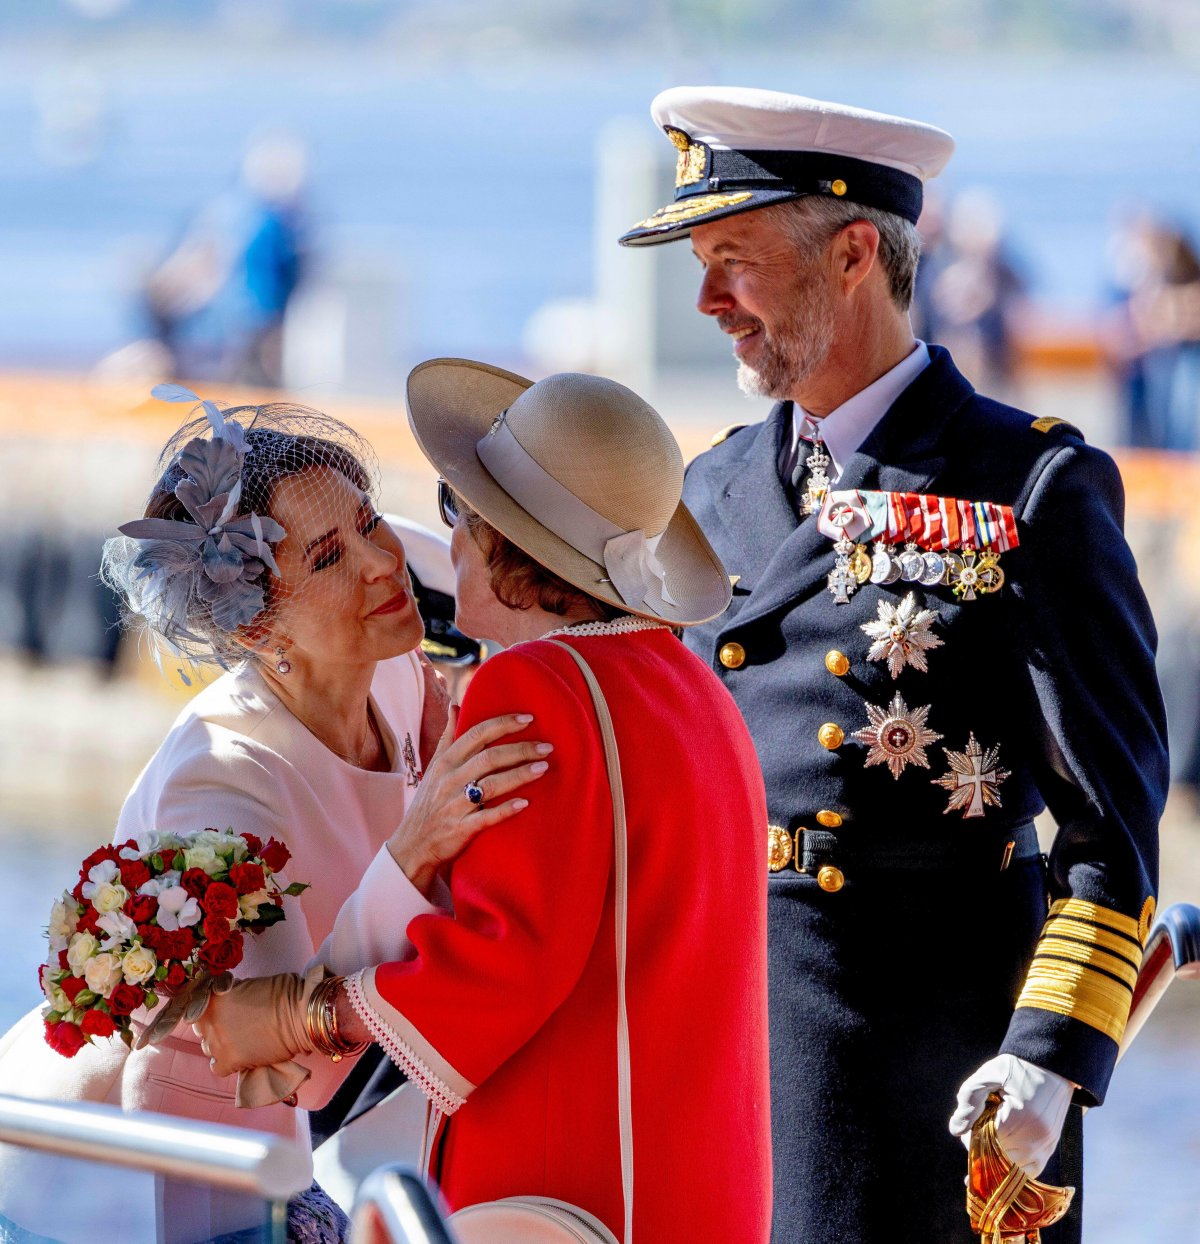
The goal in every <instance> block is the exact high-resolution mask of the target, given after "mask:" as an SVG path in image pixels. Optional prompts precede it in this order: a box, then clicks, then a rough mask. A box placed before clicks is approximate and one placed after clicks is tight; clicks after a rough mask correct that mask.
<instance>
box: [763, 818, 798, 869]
mask: <svg viewBox="0 0 1200 1244" xmlns="http://www.w3.org/2000/svg"><path fill="white" fill-rule="evenodd" d="M791 858H792V835H791V834H789V833H788V831H787V830H786V829H784V828H783V827H782V826H780V825H772V826H770V827H769V828H768V830H767V867H768V868H769V869H770V870H771V871H772V872H773V873H777V872H778V871H779V870H780V869H781V868H786V867H787V866H788V862H789V861H790V860H791Z"/></svg>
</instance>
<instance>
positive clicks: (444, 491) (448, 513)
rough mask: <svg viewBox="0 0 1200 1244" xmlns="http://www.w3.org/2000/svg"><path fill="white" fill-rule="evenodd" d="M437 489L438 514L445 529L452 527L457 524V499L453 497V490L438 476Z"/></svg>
mask: <svg viewBox="0 0 1200 1244" xmlns="http://www.w3.org/2000/svg"><path fill="white" fill-rule="evenodd" d="M437 488H438V493H437V497H438V514H440V515H441V519H442V522H443V523H445V524H446V526H447V527H453V526H454V524H455V523H457V522H458V498H457V497H456V496H455V495H454V490H453V489H452V488H451V487H450V485H449V484H447V483H446V481H445V480H444V479H442V478H441V477H440V476H439V478H438V482H437Z"/></svg>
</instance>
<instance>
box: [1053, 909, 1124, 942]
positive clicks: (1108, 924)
mask: <svg viewBox="0 0 1200 1244" xmlns="http://www.w3.org/2000/svg"><path fill="white" fill-rule="evenodd" d="M1050 916H1051V918H1053V917H1054V916H1067V917H1068V918H1071V919H1075V920H1083V921H1085V922H1086V923H1088V924H1097V925H1099V926H1100V927H1101V928H1103V929H1111V930H1112V931H1113V932H1114V933H1123V934H1124V935H1125V936H1126V937H1131V938H1133V940H1134V941H1135V942H1137V943H1138V944H1139V945H1141V939H1140V938H1139V937H1138V922H1137V921H1136V920H1135V919H1134V918H1133V916H1126V915H1122V913H1121V912H1119V911H1113V909H1112V908H1111V907H1101V906H1100V905H1099V904H1098V903H1089V902H1088V901H1087V900H1086V899H1082V898H1060V899H1059V900H1058V901H1057V902H1056V903H1054V904H1053V905H1052V906H1051V908H1050Z"/></svg>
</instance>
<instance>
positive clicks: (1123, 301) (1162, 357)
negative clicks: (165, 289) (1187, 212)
mask: <svg viewBox="0 0 1200 1244" xmlns="http://www.w3.org/2000/svg"><path fill="white" fill-rule="evenodd" d="M1108 261H1109V269H1110V274H1111V278H1110V279H1111V293H1112V309H1111V311H1110V312H1109V314H1108V316H1107V317H1106V323H1105V332H1104V340H1105V344H1106V347H1107V353H1108V356H1109V359H1110V362H1111V365H1112V366H1113V368H1114V370H1115V372H1116V374H1117V377H1118V380H1119V382H1120V385H1121V390H1122V395H1123V399H1124V403H1123V404H1124V413H1125V434H1124V439H1125V443H1126V444H1128V445H1131V446H1135V447H1139V448H1147V449H1172V450H1184V451H1187V450H1194V449H1195V448H1196V446H1197V423H1198V421H1200V256H1198V255H1197V252H1196V247H1195V245H1194V243H1193V241H1192V239H1191V238H1190V236H1189V235H1188V233H1187V232H1186V230H1184V229H1182V228H1181V227H1179V226H1178V225H1176V224H1174V223H1172V222H1171V221H1169V220H1167V219H1165V218H1163V217H1161V216H1158V215H1156V214H1154V213H1151V212H1145V211H1137V212H1133V213H1128V214H1126V216H1125V217H1124V218H1121V219H1119V220H1118V222H1117V224H1116V226H1115V228H1114V230H1113V233H1112V236H1111V238H1110V240H1109V246H1108Z"/></svg>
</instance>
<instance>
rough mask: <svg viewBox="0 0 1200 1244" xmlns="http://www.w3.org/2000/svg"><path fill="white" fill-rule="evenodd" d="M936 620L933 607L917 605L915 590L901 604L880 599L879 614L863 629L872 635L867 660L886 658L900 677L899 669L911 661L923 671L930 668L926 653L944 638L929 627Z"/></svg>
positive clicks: (893, 674) (896, 676)
mask: <svg viewBox="0 0 1200 1244" xmlns="http://www.w3.org/2000/svg"><path fill="white" fill-rule="evenodd" d="M936 621H937V611H936V610H934V609H918V608H917V597H916V594H915V593H914V592H909V594H908V595H907V596H906V597H905V598H904V599H903V600H902V601H901V602H900V604H898V605H894V604H892V602H891V601H889V600H881V601H880V602H879V617H878V618H877V619H876V620H875V621H874V622H865V623H863V627H862V629H863V630H864V631H865V632H866V633H867V634H868V635H869V636H870V637H871V639H873V640H874V641H875V642H874V643H872V645H871V647H870V650H869V651H868V652H867V660H868V661H887V667H888V673H889V674H891V676H892V678H893V679H895V678H899V677H900V671H901V670H902V669H903V668H904V667H905V666H906V665H911V666H912V667H913V669H915V670H920V672H921V673H922V674H925V673H928V672H929V666H928V665H927V664H926V661H925V653H926V652H928V651H929V650H930V649H931V648H940V647H941V646H942V640H941V639H940V638H939V637H938V636H937V635H935V634H934V633H933V631H932V630H931V629H930V628H931V627H932V626H933V624H934V622H936Z"/></svg>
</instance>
